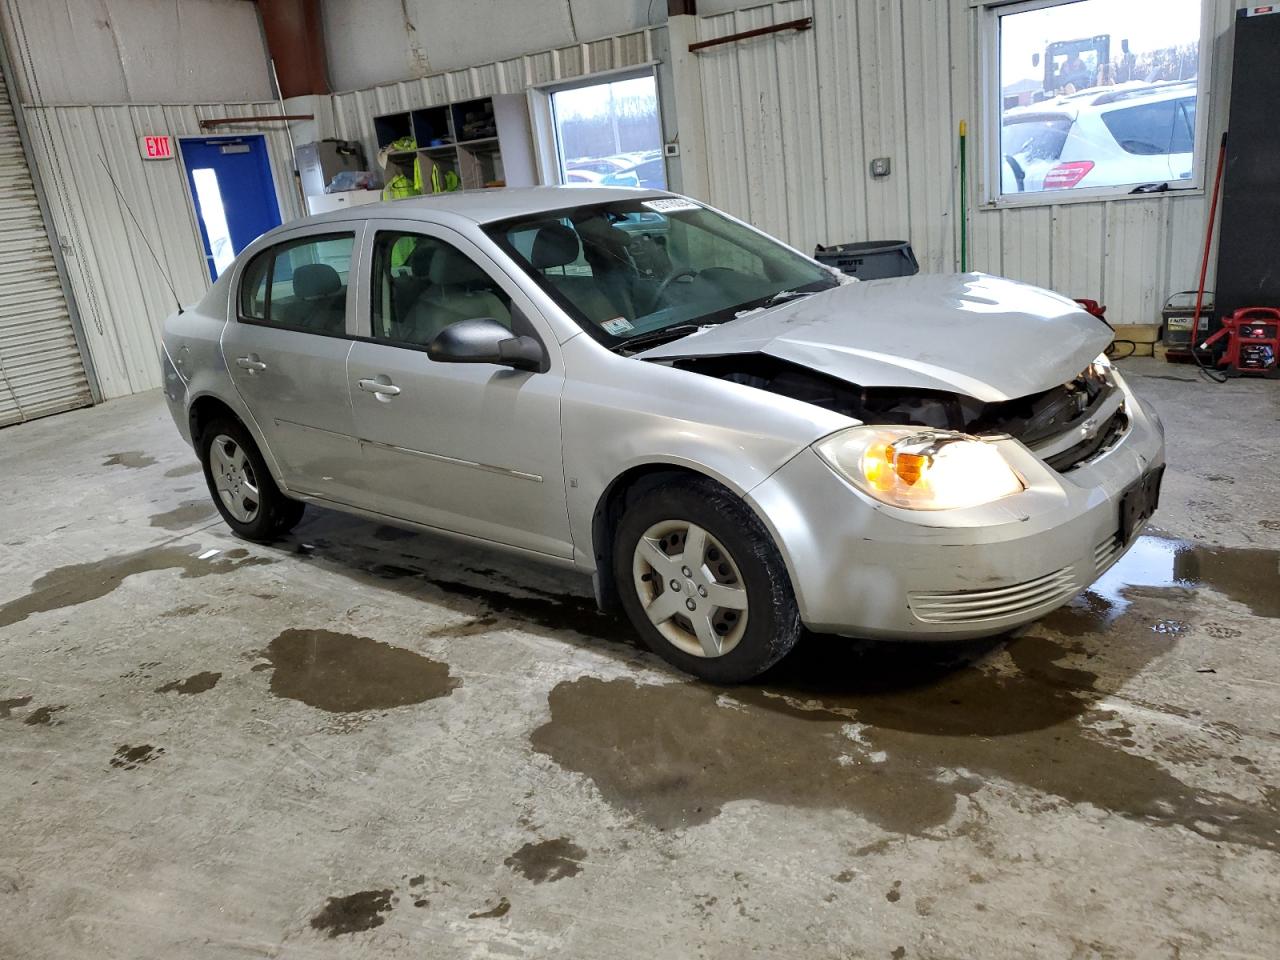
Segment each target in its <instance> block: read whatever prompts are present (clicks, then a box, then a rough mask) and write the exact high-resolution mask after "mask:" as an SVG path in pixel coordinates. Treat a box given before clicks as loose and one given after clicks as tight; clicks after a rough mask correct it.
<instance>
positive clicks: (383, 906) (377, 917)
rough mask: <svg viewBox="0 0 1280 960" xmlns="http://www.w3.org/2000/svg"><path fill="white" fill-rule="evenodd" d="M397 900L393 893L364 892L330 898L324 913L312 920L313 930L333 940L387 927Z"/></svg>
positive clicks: (386, 891) (318, 914) (379, 891)
mask: <svg viewBox="0 0 1280 960" xmlns="http://www.w3.org/2000/svg"><path fill="white" fill-rule="evenodd" d="M393 906H394V898H393V896H392V893H391V891H390V890H361V891H360V892H359V893H351V894H347V895H346V896H343V897H329V898H328V900H327V901H326V902H325V905H324V907H323V909H321V911H320V912H319V913H317V914H316V915H315V916H314V917H312V918H311V927H312V929H314V930H320V931H323V932H324V933H325V934H327V935H328V937H329V938H330V939H333V938H334V937H339V936H341V935H342V934H344V933H358V932H360V931H362V930H372V929H373V928H374V927H380V926H382V925H383V924H384V923H386V919H387V918H386V917H385V916H384V914H387V913H390V912H391V908H392V907H393Z"/></svg>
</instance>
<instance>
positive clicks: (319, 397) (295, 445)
mask: <svg viewBox="0 0 1280 960" xmlns="http://www.w3.org/2000/svg"><path fill="white" fill-rule="evenodd" d="M357 236H358V235H357V233H356V232H355V231H350V230H348V231H342V230H334V228H333V226H332V225H329V226H322V227H313V228H310V230H309V231H306V232H303V233H300V234H295V235H293V236H291V237H290V238H288V239H285V240H282V241H281V242H280V243H278V244H276V245H275V246H272V247H268V248H267V249H265V250H263V251H262V252H261V253H259V254H257V255H256V256H255V257H253V259H251V260H250V261H249V262H248V264H246V265H245V267H244V269H243V270H242V271H241V273H240V276H239V281H238V291H237V294H236V318H235V320H234V321H233V322H232V323H229V324H227V326H226V329H225V331H224V333H223V335H222V352H223V356H224V358H225V359H226V363H227V369H228V370H229V371H230V373H231V378H232V380H233V381H234V382H235V385H236V389H237V390H238V391H239V392H240V396H241V397H242V398H243V399H244V401H245V404H246V405H247V406H248V408H249V411H250V413H251V414H252V415H253V419H254V420H255V422H256V423H257V425H258V429H259V430H260V431H261V433H262V435H263V437H264V438H265V439H266V442H267V446H268V448H269V449H270V451H271V454H272V455H273V456H274V458H275V460H276V463H277V464H278V465H279V467H280V470H281V472H282V474H283V479H284V481H285V484H286V485H287V486H288V487H289V488H290V489H291V490H295V491H297V492H299V493H309V494H312V495H314V496H319V497H324V498H326V499H330V500H337V501H340V502H346V503H354V504H357V505H360V504H361V502H362V497H361V493H360V490H361V486H362V484H361V482H360V478H359V472H360V466H361V461H360V448H359V445H358V444H357V443H356V440H355V436H354V434H355V427H354V425H353V421H352V417H351V401H350V399H349V398H348V394H347V373H346V363H347V354H348V353H349V352H350V350H351V344H352V341H351V339H350V336H349V331H350V329H351V323H352V315H353V307H352V302H353V297H352V296H351V295H350V287H351V286H352V284H351V282H350V281H351V275H352V258H353V254H354V252H355V248H356V242H357Z"/></svg>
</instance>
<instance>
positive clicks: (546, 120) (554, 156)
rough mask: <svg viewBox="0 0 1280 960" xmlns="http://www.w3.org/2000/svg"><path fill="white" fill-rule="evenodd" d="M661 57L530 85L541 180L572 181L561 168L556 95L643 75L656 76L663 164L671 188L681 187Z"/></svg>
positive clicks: (536, 153) (536, 162) (655, 91)
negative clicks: (670, 147)
mask: <svg viewBox="0 0 1280 960" xmlns="http://www.w3.org/2000/svg"><path fill="white" fill-rule="evenodd" d="M659 63H660V61H658V60H646V61H644V62H643V63H638V64H633V65H630V66H626V67H616V68H614V69H612V70H599V71H596V72H595V73H588V74H583V75H582V76H580V77H574V78H573V79H572V80H559V81H555V82H553V83H544V84H538V85H536V86H533V87H530V88H529V117H530V121H531V124H532V127H533V141H534V162H535V165H536V167H537V172H538V182H539V183H546V184H552V185H557V184H565V183H567V182H568V181H567V180H566V179H565V177H564V173H563V171H562V170H561V168H560V148H561V144H560V128H559V125H558V124H557V123H556V117H555V107H554V105H553V103H552V98H553V97H554V96H555V94H557V93H561V92H562V91H565V90H575V89H578V88H581V87H594V86H597V85H598V84H602V83H615V82H617V81H619V80H637V79H639V78H641V77H652V78H653V90H654V94H655V96H656V97H657V100H658V135H659V137H660V138H661V144H660V146H661V149H662V156H661V157H659V158H658V159H660V160H661V161H662V168H663V171H664V173H665V174H666V180H667V186H666V188H665V189H667V190H675V189H677V186H678V185H677V184H675V183H674V182H673V179H672V164H671V163H669V162H668V161H669V160H671V159H672V158H671V157H668V156H667V151H666V144H667V117H666V114H665V112H664V110H663V96H662V85H663V78H662V76H661V75H660V73H659V70H658V66H659Z"/></svg>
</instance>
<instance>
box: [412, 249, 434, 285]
mask: <svg viewBox="0 0 1280 960" xmlns="http://www.w3.org/2000/svg"><path fill="white" fill-rule="evenodd" d="M435 252H436V248H435V244H433V243H419V244H418V245H417V246H416V247H414V248H413V253H411V254H409V259H408V260H407V261H406V262H407V263H408V266H409V275H410V276H412V277H421V278H423V279H425V278H427V277H428V276H430V274H431V258H432V257H433V256H434V255H435Z"/></svg>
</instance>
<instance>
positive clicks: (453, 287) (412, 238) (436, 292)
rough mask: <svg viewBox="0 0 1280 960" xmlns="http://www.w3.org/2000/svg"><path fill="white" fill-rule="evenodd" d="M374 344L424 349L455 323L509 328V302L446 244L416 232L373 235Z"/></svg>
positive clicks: (471, 262) (484, 274)
mask: <svg viewBox="0 0 1280 960" xmlns="http://www.w3.org/2000/svg"><path fill="white" fill-rule="evenodd" d="M371 307H372V309H371V311H370V316H371V319H372V334H373V339H374V340H380V341H386V342H388V343H394V344H398V345H401V346H412V347H425V346H427V345H428V344H430V343H431V341H432V340H434V339H435V338H436V336H438V335H439V333H440V331H441V330H443V329H444V328H445V327H448V326H450V325H452V324H455V323H457V322H458V321H459V320H474V319H478V318H481V317H486V318H488V319H491V320H497V321H498V322H499V323H501V324H504V325H505V326H508V327H509V326H511V298H510V297H508V296H507V294H506V293H505V292H504V291H503V289H502V288H501V287H500V286H498V284H497V283H496V282H495V281H494V279H493V278H492V277H491V276H489V274H488V273H487V272H485V270H484V269H483V268H482V267H481V266H480V265H479V264H477V263H476V262H475V261H474V260H472V259H471V258H470V257H468V256H467V255H466V254H464V253H462V251H460V250H459V249H458V248H457V247H455V246H453V245H452V244H448V243H445V242H444V241H443V240H440V239H438V238H436V237H429V236H426V235H425V234H421V233H401V232H397V231H390V230H380V231H378V235H377V238H376V239H375V240H374V244H373V303H372V304H371Z"/></svg>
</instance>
